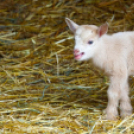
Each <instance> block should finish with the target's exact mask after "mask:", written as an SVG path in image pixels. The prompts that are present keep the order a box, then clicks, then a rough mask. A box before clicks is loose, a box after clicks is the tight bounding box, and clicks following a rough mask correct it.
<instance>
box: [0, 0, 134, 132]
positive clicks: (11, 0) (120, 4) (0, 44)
mask: <svg viewBox="0 0 134 134" xmlns="http://www.w3.org/2000/svg"><path fill="white" fill-rule="evenodd" d="M65 17H69V18H71V19H73V20H74V21H76V22H77V23H79V24H95V25H98V26H99V25H101V24H102V23H104V22H106V21H107V22H108V23H109V26H110V28H109V33H113V32H118V31H127V30H134V23H133V22H134V4H133V0H129V1H126V0H110V1H109V0H84V1H82V0H69V1H68V0H25V1H22V0H5V1H4V0H3V1H1V2H0V115H1V116H0V133H1V134H5V133H6V134H23V133H29V134H38V133H40V134H41V133H44V134H100V133H101V134H107V133H109V134H110V133H111V134H113V133H124V134H132V133H133V131H134V121H133V119H134V115H132V116H130V117H128V118H126V119H124V120H118V121H105V120H102V110H103V109H104V108H105V107H106V104H107V94H106V91H107V87H108V85H109V81H108V79H107V77H105V76H104V75H103V74H102V72H101V71H99V70H98V69H96V68H94V66H93V65H92V64H91V63H90V62H76V61H75V60H74V58H73V46H74V40H73V35H72V34H71V32H70V31H69V29H68V27H67V25H66V24H65V21H64V19H65ZM133 82H134V79H133V78H131V79H130V83H131V84H130V86H131V100H132V104H133V106H134V100H133V99H134V97H133V95H134V86H133Z"/></svg>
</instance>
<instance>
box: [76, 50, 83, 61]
mask: <svg viewBox="0 0 134 134" xmlns="http://www.w3.org/2000/svg"><path fill="white" fill-rule="evenodd" d="M83 55H84V52H82V53H79V54H75V55H74V56H75V59H76V60H79V59H80V58H81V57H82V56H83Z"/></svg>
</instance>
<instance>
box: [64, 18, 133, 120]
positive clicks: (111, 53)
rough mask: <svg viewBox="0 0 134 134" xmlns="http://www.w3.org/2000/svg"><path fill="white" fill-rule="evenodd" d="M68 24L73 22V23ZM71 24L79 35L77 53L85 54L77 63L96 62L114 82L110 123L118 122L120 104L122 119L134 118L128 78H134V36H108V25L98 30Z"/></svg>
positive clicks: (110, 92)
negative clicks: (132, 116)
mask: <svg viewBox="0 0 134 134" xmlns="http://www.w3.org/2000/svg"><path fill="white" fill-rule="evenodd" d="M66 21H69V22H70V20H69V19H67V20H66ZM71 22H72V21H71ZM71 22H70V23H69V25H73V30H74V34H75V47H74V49H75V50H76V49H77V50H78V51H77V53H78V54H81V53H84V55H82V57H80V58H79V59H77V60H79V61H82V60H88V59H92V60H93V62H94V64H95V65H96V66H98V67H100V68H101V69H103V70H104V71H105V72H106V74H107V75H108V76H109V78H110V86H109V89H108V92H107V93H108V105H107V108H106V119H109V120H115V119H116V116H118V109H117V108H118V105H119V101H120V110H121V111H120V112H121V113H120V115H121V117H123V118H124V117H126V116H127V115H130V114H131V113H132V106H131V103H130V98H129V85H128V76H129V75H132V74H134V32H119V33H115V34H113V35H107V34H106V33H107V29H108V28H107V25H106V24H104V25H102V26H101V27H96V26H93V25H82V26H79V25H77V24H75V23H74V22H73V23H71ZM74 24H75V25H74ZM76 25H77V27H75V26H76ZM69 27H71V26H69ZM73 30H72V31H73ZM89 40H92V41H93V44H88V41H89Z"/></svg>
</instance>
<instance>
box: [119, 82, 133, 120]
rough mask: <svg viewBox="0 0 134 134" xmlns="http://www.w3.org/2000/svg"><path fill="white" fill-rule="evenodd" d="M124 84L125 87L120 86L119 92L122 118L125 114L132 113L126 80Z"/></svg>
mask: <svg viewBox="0 0 134 134" xmlns="http://www.w3.org/2000/svg"><path fill="white" fill-rule="evenodd" d="M125 85H126V86H125V88H122V89H121V93H120V113H121V117H122V118H125V117H126V116H129V115H131V114H132V106H131V101H130V98H129V86H128V82H126V84H125Z"/></svg>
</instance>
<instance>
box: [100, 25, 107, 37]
mask: <svg viewBox="0 0 134 134" xmlns="http://www.w3.org/2000/svg"><path fill="white" fill-rule="evenodd" d="M107 31H108V24H107V23H105V24H103V25H101V26H100V27H99V29H98V35H99V37H101V36H103V35H104V34H106V33H107Z"/></svg>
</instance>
